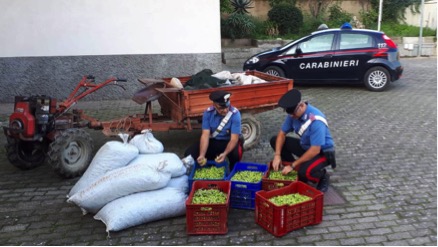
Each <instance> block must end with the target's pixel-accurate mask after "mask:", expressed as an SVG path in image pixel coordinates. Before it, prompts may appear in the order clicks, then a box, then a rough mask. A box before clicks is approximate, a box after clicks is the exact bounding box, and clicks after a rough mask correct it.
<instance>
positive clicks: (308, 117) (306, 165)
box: [270, 89, 336, 192]
mask: <svg viewBox="0 0 438 247" xmlns="http://www.w3.org/2000/svg"><path fill="white" fill-rule="evenodd" d="M278 105H279V106H280V107H282V108H283V109H284V110H285V111H286V113H287V114H288V115H287V116H286V118H285V120H284V122H283V125H282V126H281V129H280V131H279V132H278V135H277V136H273V137H272V138H271V141H270V144H271V147H272V148H273V149H274V151H275V154H274V159H273V161H272V166H273V169H274V170H275V171H278V169H279V167H280V164H281V162H282V161H287V162H292V165H291V166H284V168H283V170H282V173H283V174H287V173H289V172H291V171H292V169H293V170H296V171H297V172H298V180H299V181H302V182H305V183H307V182H313V183H316V184H317V186H316V188H317V189H318V190H320V191H322V192H326V191H327V190H328V188H329V178H330V177H329V174H328V173H327V170H326V169H325V167H326V166H328V165H331V166H332V168H335V167H336V161H335V149H334V142H333V138H332V136H331V134H330V130H329V128H328V125H327V120H326V119H325V115H324V114H323V113H322V112H321V111H320V110H318V109H317V108H315V107H314V106H312V105H310V104H309V103H307V102H303V101H301V92H300V91H298V90H297V89H292V90H290V91H288V92H287V93H285V94H284V95H283V96H282V97H281V98H280V100H279V101H278ZM292 131H294V132H295V133H296V134H297V135H298V137H299V138H296V137H289V136H286V135H287V133H289V132H292ZM293 155H295V156H297V157H298V159H295V158H294V156H293Z"/></svg>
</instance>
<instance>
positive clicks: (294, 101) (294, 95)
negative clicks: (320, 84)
mask: <svg viewBox="0 0 438 247" xmlns="http://www.w3.org/2000/svg"><path fill="white" fill-rule="evenodd" d="M300 102H301V92H300V91H298V89H292V90H289V91H288V92H287V93H285V94H284V95H283V96H281V98H280V100H279V101H278V105H279V106H280V107H282V108H284V109H285V110H288V109H292V110H293V109H295V108H296V107H297V105H298V103H300Z"/></svg>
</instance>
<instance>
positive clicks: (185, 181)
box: [167, 175, 189, 194]
mask: <svg viewBox="0 0 438 247" xmlns="http://www.w3.org/2000/svg"><path fill="white" fill-rule="evenodd" d="M167 187H172V188H177V189H179V190H181V191H182V192H184V193H186V194H189V176H187V175H182V176H179V177H176V178H172V179H170V181H169V183H168V184H167Z"/></svg>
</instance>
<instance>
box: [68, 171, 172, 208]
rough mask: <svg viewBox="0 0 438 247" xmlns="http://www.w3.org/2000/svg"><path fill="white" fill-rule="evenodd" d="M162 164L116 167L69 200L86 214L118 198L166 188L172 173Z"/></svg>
mask: <svg viewBox="0 0 438 247" xmlns="http://www.w3.org/2000/svg"><path fill="white" fill-rule="evenodd" d="M161 165H162V166H161V167H157V168H152V167H150V166H148V165H147V164H136V165H129V166H125V167H121V168H118V169H115V170H113V171H110V172H108V173H106V174H104V175H103V176H101V177H100V178H98V179H97V180H96V182H94V183H93V184H91V185H90V186H88V187H87V188H85V189H82V190H80V191H79V192H78V193H76V194H74V195H73V196H72V197H70V198H69V199H68V200H67V202H69V203H75V204H76V205H78V206H79V207H80V208H81V209H82V212H83V213H84V214H86V213H88V212H91V213H96V212H97V211H99V210H100V209H101V208H102V207H103V206H105V205H106V204H107V203H109V202H111V201H113V200H115V199H117V198H120V197H123V196H127V195H130V194H133V193H136V192H143V191H149V190H156V189H160V188H164V187H166V185H167V184H168V183H169V181H170V173H168V172H163V171H162V170H163V169H164V168H165V166H166V164H161Z"/></svg>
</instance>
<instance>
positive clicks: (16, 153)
mask: <svg viewBox="0 0 438 247" xmlns="http://www.w3.org/2000/svg"><path fill="white" fill-rule="evenodd" d="M5 149H6V155H7V157H8V160H9V162H10V163H11V164H12V165H14V166H15V167H18V168H20V169H22V170H29V169H33V168H35V167H38V166H40V165H41V164H43V163H44V160H45V158H46V143H45V142H39V141H23V140H19V139H13V138H10V137H7V143H6V144H5Z"/></svg>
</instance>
